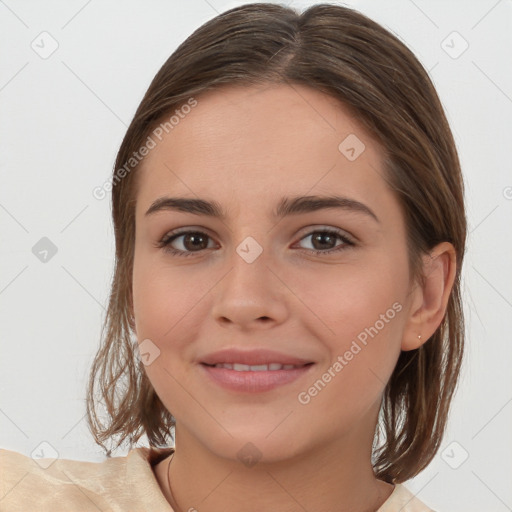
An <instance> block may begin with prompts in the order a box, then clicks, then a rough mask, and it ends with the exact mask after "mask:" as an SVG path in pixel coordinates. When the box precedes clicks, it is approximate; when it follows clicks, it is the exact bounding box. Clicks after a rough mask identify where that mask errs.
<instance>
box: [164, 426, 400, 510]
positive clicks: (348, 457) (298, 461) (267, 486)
mask: <svg viewBox="0 0 512 512" xmlns="http://www.w3.org/2000/svg"><path fill="white" fill-rule="evenodd" d="M342 441H344V443H343V442H342ZM358 446H360V444H358V443H354V442H348V443H347V440H346V439H345V440H340V441H339V442H338V444H337V445H336V446H333V445H332V444H330V445H329V446H316V447H314V449H311V450H310V451H309V452H308V453H301V454H300V455H297V456H293V457H290V458H288V459H286V460H280V461H277V462H275V461H273V462H265V460H264V459H261V460H259V461H258V462H257V463H256V464H255V465H253V466H245V465H244V464H241V463H240V461H238V460H232V459H227V458H223V457H219V456H218V455H217V454H215V453H212V452H211V451H210V450H207V449H205V446H204V445H202V444H200V443H198V442H197V441H196V440H195V439H194V438H193V437H192V436H190V435H189V433H188V432H186V431H184V432H182V431H181V430H180V429H179V427H178V425H177V426H176V452H175V453H174V454H173V455H172V456H171V457H172V460H171V464H170V465H169V460H170V459H169V458H167V459H165V460H164V461H162V462H161V463H160V464H159V468H158V473H159V475H160V477H159V478H158V479H159V481H160V483H161V487H162V489H163V491H164V494H165V496H166V498H167V500H168V501H169V503H170V504H171V506H172V507H173V509H174V510H175V512H189V511H194V510H200V511H201V512H221V511H222V512H224V511H225V510H226V504H229V508H230V509H232V510H247V511H255V512H256V511H260V510H267V511H270V512H272V511H279V512H304V510H335V511H336V512H349V511H350V512H375V511H376V510H377V509H378V508H379V507H380V506H381V505H382V504H383V503H384V502H385V501H386V500H387V498H388V497H389V495H390V494H391V492H392V491H393V486H392V485H391V484H387V483H385V482H382V481H380V480H377V479H376V478H375V475H374V473H373V469H372V467H371V464H370V458H369V457H368V461H366V457H361V454H360V453H359V454H356V453H355V449H356V448H357V447H358ZM198 468H200V470H198ZM168 472H169V473H168ZM168 479H169V481H170V484H171V488H172V493H171V492H170V491H169V488H168V483H167V482H168Z"/></svg>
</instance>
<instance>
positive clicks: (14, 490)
mask: <svg viewBox="0 0 512 512" xmlns="http://www.w3.org/2000/svg"><path fill="white" fill-rule="evenodd" d="M173 451H174V450H173V448H158V449H156V448H133V449H132V450H131V451H130V452H129V453H128V455H127V456H125V457H112V458H110V459H106V460H105V461H103V462H82V461H75V460H67V459H56V460H53V461H52V460H51V459H39V460H35V459H32V458H31V457H28V456H26V455H22V454H21V453H18V452H14V451H11V450H4V449H0V512H20V511H23V512H25V511H29V510H30V511H32V510H37V511H38V512H50V511H51V512H59V511H65V512H98V511H101V512H107V511H112V512H126V511H130V512H145V511H148V512H173V509H172V508H171V506H170V505H169V503H168V502H167V500H166V499H165V497H164V495H163V493H162V491H161V489H160V486H159V485H158V482H157V480H156V478H155V475H154V473H153V466H154V465H156V464H157V463H158V462H160V461H161V460H163V459H164V458H165V457H167V456H168V455H170V454H171V453H172V452H173ZM44 461H48V462H51V464H50V465H49V466H48V467H46V468H44V467H42V466H44V465H46V464H48V462H46V463H45V462H44ZM377 512H434V511H432V510H431V509H430V508H428V507H427V506H426V505H424V504H423V503H422V502H421V501H420V500H418V499H417V498H415V497H414V495H413V494H412V493H411V492H410V491H409V490H408V489H407V488H406V487H404V485H403V484H397V485H395V490H394V491H393V492H392V493H391V496H390V497H389V498H388V499H387V500H386V502H385V503H384V504H383V505H382V506H381V507H380V508H379V510H378V511H377Z"/></svg>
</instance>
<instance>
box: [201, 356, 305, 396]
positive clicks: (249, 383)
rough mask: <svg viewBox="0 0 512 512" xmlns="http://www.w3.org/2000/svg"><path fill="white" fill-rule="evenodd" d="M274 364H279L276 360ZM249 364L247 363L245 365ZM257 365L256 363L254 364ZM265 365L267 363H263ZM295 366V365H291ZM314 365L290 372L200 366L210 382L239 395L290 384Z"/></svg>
mask: <svg viewBox="0 0 512 512" xmlns="http://www.w3.org/2000/svg"><path fill="white" fill-rule="evenodd" d="M274 362H277V361H275V360H274ZM245 364H247V363H245ZM253 364H255V363H253ZM261 364H265V363H261ZM289 364H293V363H289ZM314 366H315V364H314V363H311V364H307V365H305V366H300V367H299V368H292V369H289V370H267V371H251V370H247V371H237V370H231V369H229V368H217V367H215V366H207V365H206V364H205V363H201V364H199V367H200V368H201V370H202V371H203V372H204V373H205V374H206V376H207V377H209V380H210V381H212V382H214V383H216V384H218V385H219V386H221V387H222V388H224V389H227V390H230V391H235V392H239V393H262V392H264V391H270V390H272V389H275V388H277V387H279V386H283V385H285V384H289V383H291V382H293V381H295V380H297V379H299V378H301V377H304V376H305V375H307V374H309V373H310V372H311V369H312V368H313V367H314Z"/></svg>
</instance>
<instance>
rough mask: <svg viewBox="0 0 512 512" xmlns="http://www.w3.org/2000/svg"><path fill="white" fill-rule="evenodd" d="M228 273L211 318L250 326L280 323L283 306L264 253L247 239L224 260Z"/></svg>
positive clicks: (220, 285) (277, 282) (279, 287)
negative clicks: (264, 322)
mask: <svg viewBox="0 0 512 512" xmlns="http://www.w3.org/2000/svg"><path fill="white" fill-rule="evenodd" d="M226 263H227V265H229V271H228V272H227V274H226V275H225V276H224V278H223V279H222V280H221V282H220V283H219V286H218V289H217V293H215V299H214V305H213V315H214V318H215V319H216V320H218V321H221V322H224V323H226V322H227V323H234V324H240V325H242V324H243V325H245V324H250V323H251V322H257V321H259V322H261V321H262V320H265V321H266V322H267V323H268V322H269V321H270V320H273V321H274V322H278V323H279V322H282V321H283V320H284V318H285V317H286V309H287V305H286V303H285V298H284V297H283V296H282V293H283V290H282V285H281V284H280V282H279V279H277V278H276V277H275V275H274V274H273V272H272V271H271V269H270V265H271V263H270V261H269V254H268V251H266V250H264V248H263V246H262V244H260V243H259V242H258V241H257V240H256V239H255V238H254V237H252V236H247V237H245V238H244V239H243V240H242V242H240V243H239V244H238V245H237V246H235V248H234V251H233V253H232V254H231V255H230V256H229V257H228V258H227V261H226Z"/></svg>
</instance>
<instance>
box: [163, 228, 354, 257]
mask: <svg viewBox="0 0 512 512" xmlns="http://www.w3.org/2000/svg"><path fill="white" fill-rule="evenodd" d="M310 237H311V243H312V246H313V247H312V248H311V249H309V248H306V249H304V250H305V251H306V252H308V253H313V254H320V255H322V254H324V255H325V254H331V253H333V252H339V251H342V250H345V249H347V248H348V247H351V246H354V245H355V242H354V241H353V240H352V239H351V238H350V237H349V236H348V235H347V234H346V233H345V232H342V231H340V230H337V229H334V228H322V229H317V230H315V231H311V232H310V233H308V234H307V235H305V236H304V237H302V238H301V239H300V241H302V240H306V239H307V238H310ZM211 240H212V239H211V237H210V236H209V235H208V234H207V233H204V232H203V231H191V230H188V231H180V232H171V233H167V234H166V235H165V236H164V237H163V238H162V239H161V240H160V241H159V242H157V243H156V244H155V246H156V247H158V248H160V249H163V250H164V251H165V252H167V253H170V254H172V255H174V256H193V255H194V253H199V252H201V251H203V250H206V249H211V248H212V247H215V246H214V245H213V246H212V245H210V244H209V243H208V241H211ZM337 241H339V242H340V243H336V242H337ZM176 242H177V243H176ZM172 244H176V245H177V246H178V247H177V248H176V247H173V245H172Z"/></svg>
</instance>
